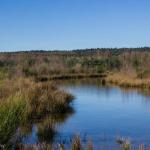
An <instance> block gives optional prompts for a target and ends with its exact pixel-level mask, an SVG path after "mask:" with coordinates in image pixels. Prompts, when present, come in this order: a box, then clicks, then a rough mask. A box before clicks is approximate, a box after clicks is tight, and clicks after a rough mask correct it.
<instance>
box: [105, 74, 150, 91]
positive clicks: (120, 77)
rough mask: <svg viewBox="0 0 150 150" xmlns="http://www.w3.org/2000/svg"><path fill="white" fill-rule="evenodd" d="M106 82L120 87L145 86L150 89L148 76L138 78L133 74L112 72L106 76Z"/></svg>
mask: <svg viewBox="0 0 150 150" xmlns="http://www.w3.org/2000/svg"><path fill="white" fill-rule="evenodd" d="M106 81H107V82H108V83H112V84H115V85H119V86H121V87H132V88H146V89H150V78H148V79H138V78H136V77H133V76H127V75H125V74H117V73H115V74H112V75H109V76H108V77H107V78H106Z"/></svg>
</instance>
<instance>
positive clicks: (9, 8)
mask: <svg viewBox="0 0 150 150" xmlns="http://www.w3.org/2000/svg"><path fill="white" fill-rule="evenodd" d="M141 46H150V0H0V50H2V51H6V50H30V49H46V50H49V49H77V48H91V47H93V48H94V47H95V48H96V47H141Z"/></svg>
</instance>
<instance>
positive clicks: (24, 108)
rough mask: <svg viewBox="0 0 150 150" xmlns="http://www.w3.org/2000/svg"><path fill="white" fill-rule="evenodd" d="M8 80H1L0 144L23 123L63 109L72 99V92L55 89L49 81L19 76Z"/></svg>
mask: <svg viewBox="0 0 150 150" xmlns="http://www.w3.org/2000/svg"><path fill="white" fill-rule="evenodd" d="M7 83H8V80H7V81H4V83H3V84H1V87H0V98H1V99H0V107H1V109H0V144H6V143H7V142H9V140H10V138H11V136H12V135H13V134H14V132H15V131H16V129H17V127H18V126H19V125H20V124H21V123H23V122H28V121H29V120H30V119H32V118H40V117H42V116H44V115H47V114H52V113H63V112H65V111H66V109H67V108H68V107H69V104H70V102H71V101H72V99H73V96H72V95H70V94H68V93H66V92H64V91H60V90H58V89H57V88H56V87H55V86H53V85H52V84H51V83H36V82H34V81H32V80H30V79H22V78H21V79H17V80H14V81H10V82H9V84H7ZM4 89H5V90H4Z"/></svg>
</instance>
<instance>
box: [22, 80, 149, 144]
mask: <svg viewBox="0 0 150 150" xmlns="http://www.w3.org/2000/svg"><path fill="white" fill-rule="evenodd" d="M59 87H60V88H61V89H63V90H66V91H69V92H70V93H71V94H73V95H74V96H75V100H74V102H73V104H72V107H73V109H74V110H73V111H71V112H68V113H67V114H66V115H64V116H60V117H54V118H53V117H50V118H48V119H45V120H46V121H41V122H39V123H34V124H32V127H30V131H29V132H28V134H27V135H26V136H23V138H22V142H23V143H25V144H35V143H37V142H39V141H46V142H52V143H53V142H56V143H57V142H64V143H69V141H70V139H71V137H72V136H73V135H74V134H79V135H80V136H81V138H82V141H83V142H86V140H87V139H88V138H91V139H92V140H93V143H94V144H97V145H100V144H102V143H103V144H108V145H111V144H115V143H116V142H115V141H116V138H117V137H118V136H121V137H125V138H129V139H130V140H131V142H132V144H133V145H138V144H140V143H146V144H148V143H150V96H149V95H148V94H144V93H142V92H139V91H138V90H136V89H132V90H130V89H128V90H127V89H121V88H119V87H113V86H102V85H101V84H100V80H98V79H97V80H94V79H92V80H80V81H79V80H73V81H72V80H68V81H64V82H61V83H59ZM60 118H61V119H60ZM52 123H55V125H53V124H52ZM39 130H41V131H40V132H39ZM39 133H40V134H39ZM52 135H53V136H52Z"/></svg>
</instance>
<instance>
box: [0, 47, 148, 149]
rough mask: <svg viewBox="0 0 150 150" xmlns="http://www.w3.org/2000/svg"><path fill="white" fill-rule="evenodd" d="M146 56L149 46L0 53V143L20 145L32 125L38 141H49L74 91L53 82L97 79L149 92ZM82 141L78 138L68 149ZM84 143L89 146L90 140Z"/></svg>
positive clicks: (67, 113) (68, 109)
mask: <svg viewBox="0 0 150 150" xmlns="http://www.w3.org/2000/svg"><path fill="white" fill-rule="evenodd" d="M149 60H150V49H149V48H137V49H86V50H74V51H30V52H10V53H9V52H8V53H0V145H1V146H2V147H4V148H7V149H8V148H12V145H13V146H19V147H22V146H23V145H21V144H20V145H18V143H20V139H22V136H23V137H24V135H28V134H26V133H29V132H30V131H31V130H32V129H33V124H38V125H36V130H37V131H38V133H37V135H38V138H39V139H41V143H42V142H46V141H48V142H47V143H49V142H50V141H51V142H52V141H53V138H54V136H55V135H56V133H57V125H58V124H61V123H63V122H65V120H66V119H67V118H68V117H69V116H71V115H72V114H73V113H74V110H73V107H72V105H71V103H72V100H73V98H74V94H73V95H72V93H71V94H70V93H68V92H67V91H66V90H62V89H60V88H59V87H58V86H57V85H56V80H66V79H81V78H82V79H85V78H101V80H99V81H98V83H99V86H100V85H106V84H107V83H111V84H116V85H119V86H121V87H132V88H141V89H146V90H147V91H148V93H149V90H150V61H149ZM75 82H76V81H75ZM85 82H86V83H87V80H86V81H85ZM96 82H97V81H96ZM75 96H76V95H75ZM60 116H61V117H60ZM41 121H42V124H40V123H41ZM27 127H28V128H27ZM47 133H49V134H47ZM16 134H17V136H16ZM18 134H19V136H18ZM16 137H17V138H16ZM18 137H19V138H18ZM50 139H51V140H50ZM12 143H13V144H12ZM14 143H15V144H14ZM33 145H34V144H33ZM46 145H47V144H46ZM50 145H51V144H50ZM81 145H82V141H80V137H76V138H75V140H73V143H72V149H73V150H75V149H81V148H79V147H80V146H81ZM87 145H88V148H87V149H89V150H92V149H93V143H92V142H91V141H89V142H88V144H87ZM61 146H62V149H63V145H61ZM45 149H46V148H45ZM47 149H50V147H48V148H47Z"/></svg>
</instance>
